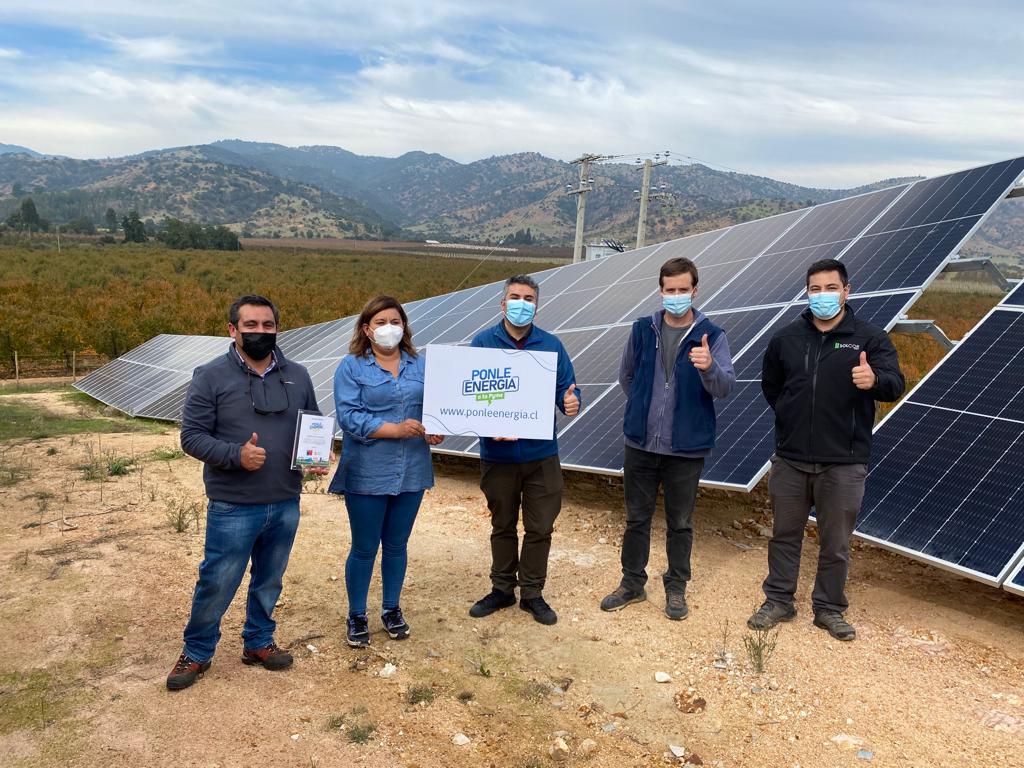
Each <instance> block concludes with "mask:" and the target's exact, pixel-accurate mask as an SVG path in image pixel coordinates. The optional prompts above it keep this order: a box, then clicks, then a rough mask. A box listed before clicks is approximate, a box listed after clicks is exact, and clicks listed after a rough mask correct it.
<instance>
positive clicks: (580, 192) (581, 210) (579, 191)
mask: <svg viewBox="0 0 1024 768" xmlns="http://www.w3.org/2000/svg"><path fill="white" fill-rule="evenodd" d="M605 159H607V158H605V157H602V156H601V155H582V156H581V157H577V158H576V159H575V160H573V161H572V164H573V165H576V164H579V166H580V183H579V186H578V187H576V189H573V188H572V185H571V184H570V185H569V188H568V189H567V190H566V194H567V195H576V239H575V241H574V242H573V246H572V263H573V264H577V263H579V262H581V261H583V222H584V219H585V218H586V211H587V192H589V191H590V190H592V189H593V188H594V185H593V179H591V178H590V164H591V163H592V162H595V161H597V160H605Z"/></svg>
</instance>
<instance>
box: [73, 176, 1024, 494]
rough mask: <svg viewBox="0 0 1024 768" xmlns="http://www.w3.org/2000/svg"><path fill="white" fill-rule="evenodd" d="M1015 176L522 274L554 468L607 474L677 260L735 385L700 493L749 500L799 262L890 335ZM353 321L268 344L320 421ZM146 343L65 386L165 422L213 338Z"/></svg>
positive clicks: (420, 337)
mask: <svg viewBox="0 0 1024 768" xmlns="http://www.w3.org/2000/svg"><path fill="white" fill-rule="evenodd" d="M1022 171H1024V158H1016V159H1013V160H1007V161H1003V162H1000V163H995V164H992V165H988V166H982V167H980V168H974V169H970V170H966V171H961V172H958V173H953V174H948V175H946V176H940V177H937V178H934V179H927V180H924V181H919V182H915V183H912V184H905V185H899V186H895V187H892V188H889V189H883V190H878V191H874V192H871V193H867V194H864V195H858V196H856V197H851V198H846V199H844V200H838V201H835V202H831V203H827V204H823V205H818V206H814V207H811V208H806V209H802V210H797V211H790V212H787V213H783V214H779V215H776V216H771V217H768V218H765V219H760V220H757V221H751V222H745V223H743V224H737V225H735V226H732V227H726V228H723V229H720V230H715V231H714V232H706V233H701V234H697V235H691V236H688V237H684V238H679V239H677V240H672V241H669V242H665V243H659V244H656V245H651V246H647V247H645V248H641V249H638V250H636V251H629V252H626V253H620V254H613V255H611V256H608V257H605V258H603V259H600V260H597V261H590V262H583V263H580V264H572V265H566V266H563V267H556V268H553V269H549V270H545V271H543V272H539V273H536V274H535V275H534V277H535V279H537V281H538V282H539V283H540V289H541V290H540V306H539V311H538V315H537V322H538V324H539V325H540V326H541V327H542V328H545V329H546V330H549V331H556V332H557V333H558V335H559V337H560V338H562V339H563V340H564V343H565V344H566V347H567V349H569V350H570V354H571V355H572V356H573V358H574V362H575V367H576V372H577V379H578V381H579V383H580V386H581V387H582V388H583V391H584V404H585V407H584V410H583V411H582V412H581V413H580V415H579V416H577V417H576V418H575V419H565V418H564V417H559V418H558V420H557V430H558V434H559V441H560V445H561V446H562V453H563V456H562V458H563V461H564V463H565V464H566V466H570V467H573V468H578V469H581V470H586V471H595V472H611V473H619V472H621V469H622V464H621V461H622V459H621V457H622V421H621V419H622V399H623V398H622V394H621V391H620V390H619V388H618V385H617V383H616V380H617V376H618V364H619V359H620V355H621V351H622V345H623V344H624V342H625V338H626V335H627V334H628V332H629V325H630V323H631V322H632V321H633V320H634V319H635V318H636V317H638V316H641V315H644V314H647V313H650V312H653V311H654V310H656V309H658V308H659V306H660V297H659V294H658V270H659V268H660V265H661V264H662V263H663V262H664V261H665V260H667V259H669V258H672V257H674V256H687V257H688V258H691V259H693V260H694V261H695V263H696V264H697V266H698V268H699V272H700V282H699V286H698V300H697V302H696V303H697V306H698V307H699V308H700V309H702V310H703V311H705V312H706V313H708V314H709V315H710V316H711V317H712V318H713V320H714V321H715V322H716V323H718V324H720V325H721V326H722V327H723V328H725V329H726V333H727V335H728V337H729V340H730V346H731V348H732V351H733V355H734V359H735V364H736V370H737V375H738V376H739V378H740V380H741V381H740V384H739V385H738V386H737V388H736V392H735V393H734V394H733V396H732V397H731V398H729V399H728V400H727V401H725V402H724V403H721V404H720V408H719V434H718V441H717V445H718V447H717V449H716V452H715V454H714V456H713V457H712V459H711V460H709V463H708V467H707V471H706V477H705V482H706V483H707V484H712V485H722V486H724V487H730V488H742V489H749V488H750V487H752V486H753V484H754V483H756V482H757V480H758V479H759V478H760V477H761V476H762V475H763V473H764V471H765V469H766V467H767V459H768V456H769V455H770V452H771V446H772V427H771V421H772V419H771V413H770V410H767V406H766V404H765V403H764V401H763V398H761V396H760V384H759V382H758V381H757V379H758V377H759V376H760V356H761V355H762V354H763V351H764V348H765V346H766V345H767V342H768V339H769V338H770V333H771V332H772V329H775V328H778V327H780V324H783V323H784V322H789V321H791V320H792V319H793V318H794V317H795V316H796V315H797V314H799V312H800V311H801V310H802V308H803V302H802V300H801V296H802V295H803V283H804V277H803V275H804V270H805V269H806V266H807V264H808V263H809V262H810V261H813V260H815V259H817V258H822V257H824V256H836V257H837V258H840V259H842V260H843V261H844V262H845V263H847V264H848V265H849V270H850V273H851V277H852V280H853V283H854V290H855V291H857V295H855V296H854V297H852V298H851V305H852V306H854V307H855V308H856V311H857V312H858V314H859V315H862V316H866V317H867V316H870V318H872V319H873V321H874V322H876V323H877V324H879V325H883V326H889V325H891V323H892V322H893V321H894V320H895V319H896V318H897V317H898V316H899V314H900V313H901V312H903V311H905V309H906V307H907V306H908V305H909V304H910V303H912V301H913V299H914V298H915V297H916V296H917V295H918V294H919V292H920V290H921V289H923V288H924V287H925V286H926V285H927V284H928V283H929V282H930V280H931V279H932V278H933V277H934V276H935V275H936V274H937V273H938V271H940V270H941V268H942V267H943V265H944V264H945V262H946V261H947V260H948V258H949V257H950V254H951V253H953V252H954V251H955V250H957V249H958V248H959V246H960V244H961V243H962V242H963V240H964V239H965V238H967V237H968V236H969V235H970V234H971V233H972V232H973V231H974V230H975V229H976V228H977V226H978V225H979V224H980V223H981V221H982V220H983V219H984V217H985V215H987V213H988V212H989V211H990V210H991V209H992V207H993V206H994V205H995V204H996V203H998V202H999V201H1000V200H1001V199H1002V197H1003V196H1004V195H1005V194H1006V192H1007V191H1008V190H1009V189H1010V187H1011V186H1012V185H1013V183H1014V182H1015V181H1016V179H1017V178H1018V177H1019V176H1020V174H1021V172H1022ZM501 286H502V284H501V283H500V282H495V283H490V284H488V285H484V286H479V287H474V288H466V289H463V290H459V291H454V292H452V293H450V294H445V295H443V296H435V297H431V298H425V299H422V300H419V301H415V302H409V303H408V304H407V305H406V310H407V313H408V315H409V318H410V324H411V325H412V326H413V329H414V333H415V336H414V338H415V342H416V344H417V346H424V345H426V344H428V343H439V342H447V343H466V342H467V341H468V340H469V339H471V338H472V337H473V335H474V334H475V333H476V332H477V331H479V330H480V329H481V328H483V327H486V326H487V325H490V324H492V323H494V322H496V321H497V317H498V304H499V299H500V294H501ZM1017 295H1018V299H1019V296H1020V293H1019V291H1018V293H1017ZM285 314H286V316H287V308H285ZM353 322H354V317H347V318H342V319H340V320H336V321H332V322H329V323H321V324H319V325H316V326H309V327H307V328H300V329H294V330H291V331H286V332H283V333H282V334H281V335H280V337H279V338H280V344H281V347H282V349H283V350H284V352H285V354H286V355H288V356H289V357H290V358H292V359H294V360H296V361H297V362H300V363H302V364H304V365H306V366H307V367H308V368H309V370H310V374H311V377H312V378H313V382H314V386H315V387H316V389H317V395H318V399H319V400H320V404H321V406H322V407H323V408H324V409H325V410H328V411H333V393H332V377H333V373H334V369H335V368H336V366H337V364H338V361H339V359H340V358H341V356H342V355H343V354H345V351H346V349H347V345H348V338H349V336H350V335H351V329H352V323H353ZM159 338H161V337H158V339H159ZM156 341H157V340H153V341H152V342H147V344H146V345H142V347H140V348H139V349H138V350H133V351H132V353H130V354H129V355H126V356H124V357H123V358H119V359H118V360H117V361H114V362H112V363H110V364H109V367H108V366H105V367H104V368H101V369H100V370H99V371H96V372H95V373H94V374H91V375H90V377H87V378H86V379H83V381H82V382H79V385H80V388H82V389H83V390H84V391H87V392H89V393H90V394H94V396H98V397H99V399H103V400H104V402H108V403H109V404H111V405H114V406H116V407H122V408H124V409H128V408H132V409H134V410H133V412H135V413H138V414H140V415H150V410H149V409H152V415H154V416H155V417H159V418H175V417H176V415H180V402H179V401H178V399H179V398H182V397H183V396H184V388H183V387H182V383H183V377H184V379H187V377H188V375H190V373H191V369H192V368H194V367H195V366H196V365H199V364H201V363H203V362H206V361H207V360H209V359H211V358H212V357H213V356H214V355H215V354H217V353H219V351H220V349H222V347H221V346H220V345H222V344H223V343H224V342H225V341H226V340H225V339H217V340H216V348H213V347H211V348H210V349H209V350H192V351H190V352H188V353H187V354H184V355H183V357H180V359H177V362H176V363H175V364H173V365H172V364H170V363H168V362H167V356H168V355H170V354H172V353H173V354H175V355H177V354H178V352H177V351H176V350H177V348H178V345H180V346H181V347H182V349H185V348H186V347H187V346H188V344H189V342H186V341H184V340H182V339H181V338H178V339H176V340H174V341H173V342H169V341H166V340H165V342H163V343H164V344H169V346H165V347H160V348H159V349H158V348H156V347H153V348H149V347H147V345H148V344H150V343H155V342H156ZM136 352H148V353H151V357H152V359H153V361H154V362H151V363H149V365H150V366H151V369H154V370H159V371H163V376H162V377H161V376H160V375H156V374H152V375H150V374H149V373H147V372H144V371H143V367H142V366H140V365H139V364H138V363H137V362H136V363H134V364H133V355H135V354H136ZM125 363H128V365H125ZM115 364H116V365H115ZM93 376H94V377H95V378H91V377H93ZM186 384H187V382H186ZM100 395H102V396H100ZM158 414H159V415H158ZM563 438H564V439H563ZM440 450H442V451H448V452H466V451H468V452H471V453H472V452H474V451H475V450H476V440H475V438H472V437H456V438H449V439H448V440H446V441H445V443H443V444H442V446H441V447H440Z"/></svg>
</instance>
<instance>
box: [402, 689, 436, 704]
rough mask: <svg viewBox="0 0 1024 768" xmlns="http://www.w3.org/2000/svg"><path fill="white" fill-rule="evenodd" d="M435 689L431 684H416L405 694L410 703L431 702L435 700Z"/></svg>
mask: <svg viewBox="0 0 1024 768" xmlns="http://www.w3.org/2000/svg"><path fill="white" fill-rule="evenodd" d="M434 696H435V693H434V689H433V688H431V687H430V686H429V685H414V686H413V687H412V688H410V689H409V690H408V691H407V692H406V694H405V700H406V701H408V702H409V703H410V704H429V703H430V702H432V701H433V700H434Z"/></svg>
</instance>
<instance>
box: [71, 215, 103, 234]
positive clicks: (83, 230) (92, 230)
mask: <svg viewBox="0 0 1024 768" xmlns="http://www.w3.org/2000/svg"><path fill="white" fill-rule="evenodd" d="M64 231H65V232H73V233H74V234H76V235H95V234H96V225H95V224H93V223H92V222H91V221H89V219H87V218H86V217H85V216H79V217H78V218H75V219H72V220H71V221H69V222H68V223H67V224H65V225H64Z"/></svg>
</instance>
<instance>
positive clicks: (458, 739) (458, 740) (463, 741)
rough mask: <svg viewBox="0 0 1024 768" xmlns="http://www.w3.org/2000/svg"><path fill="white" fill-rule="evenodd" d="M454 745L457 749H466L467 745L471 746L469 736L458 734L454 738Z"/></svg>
mask: <svg viewBox="0 0 1024 768" xmlns="http://www.w3.org/2000/svg"><path fill="white" fill-rule="evenodd" d="M452 744H454V745H455V746H456V747H464V746H466V745H467V744H469V736H467V735H466V734H464V733H461V732H460V733H456V734H455V735H454V736H452Z"/></svg>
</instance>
